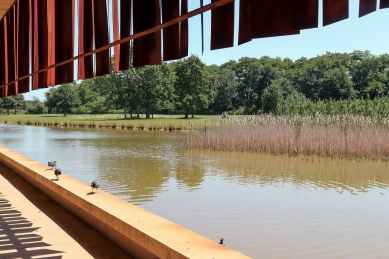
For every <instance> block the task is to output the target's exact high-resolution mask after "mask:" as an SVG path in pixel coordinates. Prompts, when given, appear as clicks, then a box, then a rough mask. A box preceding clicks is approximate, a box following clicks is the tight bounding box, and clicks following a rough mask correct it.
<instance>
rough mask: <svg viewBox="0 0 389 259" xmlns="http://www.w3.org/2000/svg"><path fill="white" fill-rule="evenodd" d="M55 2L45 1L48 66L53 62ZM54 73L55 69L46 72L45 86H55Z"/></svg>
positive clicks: (53, 0)
mask: <svg viewBox="0 0 389 259" xmlns="http://www.w3.org/2000/svg"><path fill="white" fill-rule="evenodd" d="M55 3H56V1H55V0H47V26H48V33H47V34H48V49H47V50H46V51H47V53H48V54H47V56H48V58H47V59H48V61H47V63H48V66H53V65H55V64H56V63H58V62H55V38H56V37H55ZM55 71H56V69H49V70H48V71H47V85H48V86H55Z"/></svg>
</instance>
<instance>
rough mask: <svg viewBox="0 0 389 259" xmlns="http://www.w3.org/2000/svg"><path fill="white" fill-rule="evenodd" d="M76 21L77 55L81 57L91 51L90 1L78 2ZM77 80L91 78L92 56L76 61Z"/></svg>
mask: <svg viewBox="0 0 389 259" xmlns="http://www.w3.org/2000/svg"><path fill="white" fill-rule="evenodd" d="M78 19H79V20H78V33H79V35H78V37H79V38H78V53H79V55H81V54H84V53H88V52H90V51H92V50H93V18H92V0H79V18H78ZM78 78H79V79H88V78H93V56H92V55H91V56H87V57H85V58H80V59H79V60H78Z"/></svg>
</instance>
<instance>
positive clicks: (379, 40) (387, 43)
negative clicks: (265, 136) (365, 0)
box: [24, 0, 389, 100]
mask: <svg viewBox="0 0 389 259" xmlns="http://www.w3.org/2000/svg"><path fill="white" fill-rule="evenodd" d="M378 2H379V0H378ZM199 3H200V1H199V0H189V11H191V10H193V9H196V8H198V7H199V6H200V4H199ZM208 3H210V0H204V4H208ZM235 5H236V12H238V10H239V1H236V2H235ZM321 6H322V0H320V1H319V28H316V29H309V30H302V31H301V32H300V34H299V35H292V36H283V37H273V38H264V39H255V40H252V41H251V42H249V43H246V44H243V45H241V46H238V44H237V35H238V18H237V17H236V22H235V44H234V47H233V48H228V49H222V50H215V51H210V50H209V45H210V44H209V42H210V19H211V14H210V12H207V13H205V14H204V42H205V51H204V54H202V53H201V51H202V49H201V27H200V16H196V17H193V18H191V19H190V20H189V53H190V54H195V55H198V56H199V57H200V58H201V59H202V60H203V62H205V63H206V64H208V65H211V64H217V65H220V64H223V63H225V62H227V61H229V60H238V59H240V58H241V57H245V56H248V57H256V58H259V57H262V56H265V55H267V56H270V57H273V58H275V57H281V58H291V59H292V60H296V59H298V58H300V57H307V58H311V57H315V56H318V55H322V54H324V53H325V52H327V51H330V52H341V53H344V52H352V51H354V50H362V51H364V50H369V51H370V52H371V53H373V54H374V55H380V54H384V53H389V33H388V24H389V8H388V9H382V10H380V9H378V10H377V11H376V12H374V13H371V14H369V15H366V16H364V17H362V18H358V8H359V0H350V7H349V8H350V9H349V14H350V15H349V19H347V20H343V21H340V22H338V23H335V24H331V25H328V26H326V27H323V26H322V21H321V20H322V16H321V13H322V9H321ZM45 91H47V90H46V89H44V90H37V91H32V92H30V93H26V94H25V95H24V96H25V98H26V99H27V100H28V99H31V97H32V96H36V97H38V98H39V99H41V100H43V99H44V92H45Z"/></svg>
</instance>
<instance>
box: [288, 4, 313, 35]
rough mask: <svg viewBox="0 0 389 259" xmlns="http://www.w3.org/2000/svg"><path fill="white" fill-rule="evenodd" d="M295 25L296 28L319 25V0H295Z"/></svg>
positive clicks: (301, 28)
mask: <svg viewBox="0 0 389 259" xmlns="http://www.w3.org/2000/svg"><path fill="white" fill-rule="evenodd" d="M293 9H294V14H293V26H292V28H293V29H295V30H303V29H311V28H317V27H318V26H319V0H294V8H293Z"/></svg>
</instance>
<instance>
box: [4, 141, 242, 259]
mask: <svg viewBox="0 0 389 259" xmlns="http://www.w3.org/2000/svg"><path fill="white" fill-rule="evenodd" d="M0 163H2V164H4V165H6V166H7V167H9V168H10V169H12V170H13V171H14V172H16V173H18V174H19V175H20V176H21V177H23V178H24V179H25V180H26V181H28V182H29V183H30V184H32V185H33V186H35V187H36V188H38V189H39V190H41V191H42V192H43V193H45V194H46V195H47V196H49V197H50V198H51V199H53V200H54V201H55V202H57V203H58V204H60V205H61V206H62V207H64V208H65V209H67V210H68V211H70V212H71V213H73V214H74V215H76V216H77V217H78V218H80V219H81V220H83V221H84V222H85V223H87V224H88V225H90V226H91V227H93V228H94V229H96V230H97V231H99V232H100V233H101V234H103V235H104V236H105V237H107V238H108V239H110V240H111V241H112V242H113V243H115V244H117V245H118V246H119V247H121V248H122V249H123V250H125V251H126V252H127V253H129V254H130V255H131V256H133V257H134V258H139V259H143V258H147V259H149V258H153V259H154V258H161V259H168V258H169V259H176V258H177V259H178V258H180V259H181V258H199V259H207V258H209V259H212V258H213V259H230V258H231V259H232V258H233V259H244V258H249V257H247V256H245V255H242V254H240V253H238V252H236V251H234V250H231V249H229V248H228V247H225V246H221V245H219V244H218V243H216V242H214V241H212V240H210V239H207V238H205V237H203V236H201V235H199V234H197V233H194V232H192V231H190V230H188V229H185V228H183V227H181V226H179V225H177V224H175V223H173V222H170V221H168V220H166V219H163V218H161V217H159V216H157V215H154V214H152V213H150V212H148V211H146V210H143V209H141V208H139V207H137V206H135V205H132V204H130V203H128V202H125V201H123V200H121V199H119V198H117V197H115V196H113V195H111V194H108V193H106V192H104V191H99V194H96V195H88V193H89V192H90V191H91V188H90V186H89V184H86V183H83V182H81V181H79V180H76V179H74V178H72V177H70V176H68V175H66V172H64V174H63V175H61V180H60V181H53V178H54V174H53V170H47V169H48V167H47V166H45V165H43V164H41V163H39V162H37V161H34V160H32V159H30V158H28V157H26V156H23V155H21V154H19V153H17V152H15V151H13V150H10V149H8V148H6V147H2V146H0Z"/></svg>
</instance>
